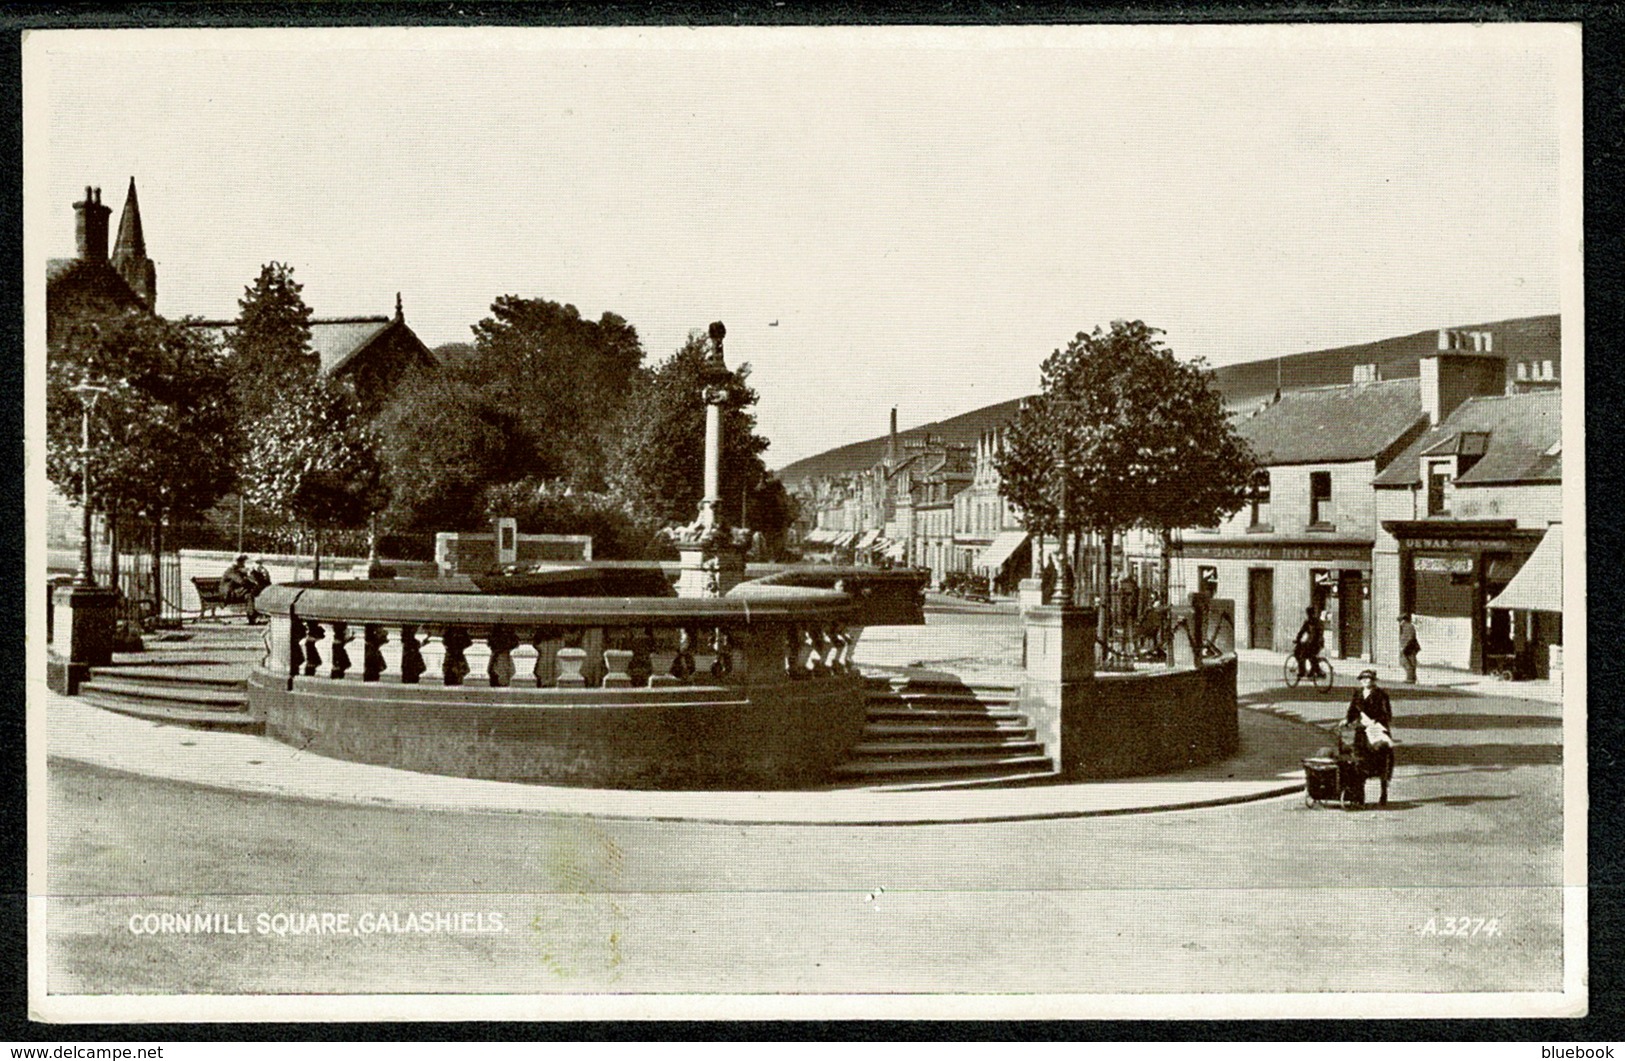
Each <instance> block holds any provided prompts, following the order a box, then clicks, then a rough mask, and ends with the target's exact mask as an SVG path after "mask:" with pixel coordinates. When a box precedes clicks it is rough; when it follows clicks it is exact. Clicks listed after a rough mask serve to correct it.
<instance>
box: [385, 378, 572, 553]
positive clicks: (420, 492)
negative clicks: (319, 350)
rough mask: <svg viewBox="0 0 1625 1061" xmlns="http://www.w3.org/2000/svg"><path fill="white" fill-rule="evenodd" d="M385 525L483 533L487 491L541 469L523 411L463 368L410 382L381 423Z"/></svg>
mask: <svg viewBox="0 0 1625 1061" xmlns="http://www.w3.org/2000/svg"><path fill="white" fill-rule="evenodd" d="M378 434H379V438H380V443H381V455H382V457H383V461H384V464H385V466H386V468H387V469H388V477H389V483H390V486H391V488H392V489H391V501H390V508H389V513H388V517H387V519H388V522H389V523H391V524H392V525H394V526H397V527H399V528H400V529H402V530H434V531H443V530H478V529H480V528H481V527H482V526H483V522H484V521H483V512H484V510H485V500H484V499H485V496H486V493H487V491H488V490H490V489H491V488H493V487H496V486H499V485H501V484H504V483H508V482H516V481H520V480H521V478H522V477H523V476H524V474H525V472H526V470H527V469H530V468H535V467H538V466H539V465H540V463H541V462H540V461H539V460H538V459H537V457H536V454H535V451H534V449H533V447H532V445H531V436H530V433H529V432H528V431H526V430H525V428H524V425H523V424H522V423H521V421H520V416H519V413H518V410H516V409H514V408H512V407H511V406H509V405H507V404H505V403H503V402H501V401H499V400H497V399H496V398H495V397H494V396H493V395H492V393H491V390H490V389H489V388H486V387H482V386H481V385H480V383H479V382H478V381H477V380H475V379H472V378H470V373H469V371H468V368H467V367H466V366H465V365H458V364H453V365H450V366H447V367H445V368H442V369H441V370H440V371H438V372H435V373H418V374H414V375H411V376H408V377H407V378H406V379H405V380H403V381H402V383H401V385H400V387H399V388H398V389H397V390H396V391H395V394H394V396H393V397H392V398H391V400H390V403H389V404H388V405H387V406H386V407H385V408H384V410H383V412H382V414H381V415H380V417H379V419H378Z"/></svg>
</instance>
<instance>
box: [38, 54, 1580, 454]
mask: <svg viewBox="0 0 1625 1061" xmlns="http://www.w3.org/2000/svg"><path fill="white" fill-rule="evenodd" d="M1578 69H1579V66H1578V33H1577V31H1573V30H1569V29H1565V28H1563V27H1556V26H1546V27H1531V26H1521V27H1520V26H1481V27H1474V26H1465V25H1460V26H1450V27H1428V26H1410V27H1357V26H1341V27H1332V26H1320V27H1314V26H1307V27H1273V28H1266V27H1161V28H1152V27H1109V28H1108V27H1070V28H1029V29H991V28H979V29H978V28H970V29H959V30H945V29H930V28H916V29H907V28H898V29H887V30H880V29H869V28H848V29H838V30H818V29H789V30H773V29H729V28H718V29H702V30H693V29H659V28H656V29H628V30H514V29H503V30H466V29H465V30H428V29H407V30H345V31H338V30H301V31H272V30H241V31H222V30H196V31H143V30H126V31H67V32H54V33H34V34H30V35H29V37H28V39H27V41H26V42H25V49H24V78H25V82H24V85H25V87H24V107H25V127H24V148H25V163H26V171H25V200H26V209H27V229H26V233H27V234H26V245H25V250H26V252H27V254H28V255H29V257H30V263H29V265H30V271H29V273H28V275H29V276H30V277H31V278H34V279H36V280H39V279H41V278H42V277H43V272H44V259H46V258H50V257H69V256H71V255H72V254H73V253H74V216H73V210H72V204H73V203H74V202H75V201H77V200H78V199H80V198H82V196H83V190H84V187H85V186H86V185H87V184H89V185H96V186H99V187H101V188H102V195H103V199H104V201H105V202H107V204H108V205H110V206H112V207H113V208H114V210H115V213H114V215H113V218H112V224H113V225H114V226H115V230H116V225H117V223H118V213H117V211H118V209H119V208H120V207H122V205H123V202H124V195H125V188H126V186H127V184H128V182H129V180H130V178H131V177H132V176H133V177H134V178H135V180H136V184H137V187H138V189H139V195H140V202H141V215H142V220H143V223H144V227H145V233H146V240H147V248H148V253H149V255H151V257H153V258H154V259H155V260H156V262H157V264H158V309H159V312H161V313H163V314H164V315H166V316H171V317H178V316H182V315H193V316H202V317H215V318H229V317H234V316H235V315H236V313H237V300H238V298H239V297H241V295H242V292H243V289H244V287H245V286H246V285H248V284H249V283H250V282H251V281H252V280H253V279H254V277H255V275H257V273H258V272H259V268H260V266H261V265H262V264H263V263H265V262H268V261H272V260H275V261H282V262H287V263H290V264H291V265H292V266H293V267H294V273H295V276H296V278H297V279H298V280H300V281H301V282H302V283H303V284H304V296H305V299H306V301H307V302H308V303H309V304H310V306H311V307H312V309H313V310H314V311H315V313H316V314H317V315H318V316H355V315H365V314H387V313H390V312H392V311H393V309H394V302H395V294H396V292H400V294H401V297H402V300H403V303H404V308H405V313H406V319H407V321H408V323H409V324H411V325H412V327H413V328H414V330H415V331H416V332H417V334H418V335H419V337H421V338H422V339H423V340H424V341H425V342H426V343H428V344H429V345H430V346H431V347H432V346H437V345H439V344H442V343H447V342H460V341H469V340H470V338H471V333H470V328H471V326H472V325H473V324H475V323H476V322H477V321H479V320H480V319H481V318H482V317H484V316H486V315H487V313H488V310H489V306H490V304H491V302H492V300H493V299H495V298H496V297H497V296H499V295H503V294H514V295H520V296H524V297H534V298H546V299H550V300H553V301H557V302H566V303H571V304H573V305H575V306H576V307H577V308H578V309H579V310H580V311H581V312H582V314H583V315H584V316H588V317H592V318H596V317H598V316H599V315H600V314H602V313H604V312H606V311H607V312H613V313H617V314H619V315H620V316H622V317H624V318H626V319H627V320H628V321H630V322H631V323H632V324H633V325H634V326H635V327H636V328H637V330H638V333H639V335H640V337H641V338H642V341H643V345H644V349H645V351H646V353H647V356H648V358H649V359H650V361H655V360H658V359H661V358H664V357H666V356H668V355H669V354H670V353H671V352H672V351H674V350H675V349H676V348H677V347H678V346H680V345H681V344H682V342H683V340H684V338H685V337H686V336H687V335H688V333H689V332H690V331H693V330H698V331H702V332H703V331H704V329H705V327H706V325H707V324H708V323H709V322H710V321H713V320H722V321H723V322H725V323H726V324H727V326H728V339H727V344H726V347H727V357H728V361H729V363H730V364H735V365H736V364H738V363H739V362H742V361H743V362H749V363H750V364H751V365H752V369H753V372H752V376H751V382H752V384H753V385H754V386H755V387H756V388H757V389H758V391H759V392H760V394H761V401H760V404H759V406H758V408H757V415H758V426H759V429H760V431H761V432H762V433H763V434H764V435H766V436H767V437H768V438H769V439H770V440H771V442H772V448H771V449H770V450H769V452H768V454H767V460H768V463H769V465H770V466H773V467H777V466H782V465H784V464H786V463H789V462H790V461H793V460H796V459H799V458H801V457H805V456H809V455H811V454H813V453H817V452H819V451H821V450H824V449H827V448H830V447H832V446H837V445H841V444H844V443H847V442H853V441H857V440H859V439H863V438H869V437H874V436H876V435H879V434H882V433H884V431H885V430H886V427H887V418H888V414H889V411H890V409H891V408H892V407H893V406H896V407H897V408H898V419H899V422H900V424H901V426H903V427H904V428H907V427H909V426H912V425H915V424H920V423H925V422H928V421H931V420H936V419H941V418H944V417H948V416H953V415H957V414H959V413H963V412H968V411H970V410H972V409H975V408H978V407H981V406H983V405H988V404H991V403H994V402H999V401H1004V400H1006V399H1009V398H1014V397H1019V396H1021V395H1024V394H1028V393H1032V392H1034V391H1036V390H1037V388H1038V378H1039V375H1038V372H1039V365H1040V363H1041V362H1042V360H1043V359H1044V357H1045V356H1046V355H1047V354H1048V353H1049V352H1050V351H1051V350H1053V349H1055V348H1057V347H1060V346H1064V345H1065V344H1066V342H1067V341H1068V340H1069V339H1070V338H1071V337H1072V336H1073V335H1074V334H1075V333H1077V332H1079V331H1084V330H1089V329H1092V328H1094V327H1095V326H1097V325H1105V324H1108V323H1109V322H1110V321H1112V320H1115V319H1134V318H1138V319H1142V320H1145V321H1147V322H1148V323H1150V324H1153V325H1155V326H1157V327H1159V328H1162V329H1164V331H1165V332H1166V333H1167V335H1166V339H1167V341H1168V342H1169V344H1170V345H1171V346H1172V347H1173V348H1174V350H1175V351H1176V352H1178V353H1179V354H1180V355H1181V356H1185V357H1201V358H1205V359H1206V360H1207V362H1208V363H1209V364H1213V365H1219V364H1227V363H1232V362H1236V361H1245V360H1252V359H1256V358H1264V357H1274V356H1279V355H1282V354H1290V353H1296V352H1301V351H1304V350H1313V349H1321V348H1324V347H1328V346H1336V345H1343V344H1348V343H1357V342H1365V341H1370V340H1375V339H1381V338H1386V337H1389V336H1394V335H1402V334H1406V333H1409V332H1414V331H1419V330H1424V329H1430V328H1438V327H1449V326H1457V325H1464V324H1471V323H1478V322H1482V321H1489V320H1497V319H1503V318H1508V317H1517V316H1526V315H1533V314H1541V313H1554V312H1558V311H1559V309H1560V308H1562V305H1563V303H1562V302H1561V299H1560V292H1561V290H1562V289H1563V284H1564V281H1565V276H1566V274H1565V269H1568V268H1571V267H1572V262H1573V260H1574V258H1575V256H1577V254H1578V240H1577V238H1576V239H1575V240H1574V244H1575V245H1574V246H1569V247H1565V245H1564V239H1565V235H1566V233H1567V232H1569V231H1571V229H1570V228H1565V227H1564V224H1563V217H1564V211H1565V209H1568V208H1571V207H1572V202H1571V201H1570V199H1569V198H1566V197H1565V187H1566V185H1565V183H1564V174H1565V172H1566V171H1565V166H1567V167H1568V170H1567V172H1570V173H1572V172H1573V171H1574V161H1575V160H1574V159H1573V158H1572V157H1568V156H1564V155H1563V154H1562V151H1563V150H1565V149H1567V144H1568V142H1569V140H1571V139H1572V137H1568V135H1567V133H1565V130H1569V131H1570V132H1572V129H1573V127H1574V125H1575V123H1576V122H1577V117H1576V116H1577V114H1578V104H1577V102H1576V100H1577V95H1576V93H1577V85H1578ZM1570 190H1571V191H1572V189H1570ZM1572 231H1574V232H1577V231H1578V227H1577V226H1574V227H1572Z"/></svg>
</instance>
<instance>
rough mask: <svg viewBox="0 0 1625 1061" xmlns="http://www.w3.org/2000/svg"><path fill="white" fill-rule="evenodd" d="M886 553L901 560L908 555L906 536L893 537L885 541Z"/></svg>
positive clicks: (894, 558)
mask: <svg viewBox="0 0 1625 1061" xmlns="http://www.w3.org/2000/svg"><path fill="white" fill-rule="evenodd" d="M886 555H887V556H889V557H891V558H892V559H893V560H901V559H903V558H904V557H906V556H907V555H908V540H907V539H906V538H893V539H892V540H890V541H888V542H887V543H886Z"/></svg>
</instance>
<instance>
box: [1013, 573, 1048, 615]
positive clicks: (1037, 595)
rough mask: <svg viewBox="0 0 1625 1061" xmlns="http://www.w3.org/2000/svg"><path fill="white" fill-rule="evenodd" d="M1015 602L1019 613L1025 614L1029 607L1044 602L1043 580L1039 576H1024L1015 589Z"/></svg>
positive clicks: (1034, 606)
mask: <svg viewBox="0 0 1625 1061" xmlns="http://www.w3.org/2000/svg"><path fill="white" fill-rule="evenodd" d="M1016 603H1017V606H1018V608H1019V609H1020V611H1021V614H1023V615H1026V614H1027V610H1028V609H1029V608H1036V607H1038V606H1039V605H1041V604H1043V603H1044V580H1043V579H1039V578H1024V579H1022V580H1021V584H1020V586H1019V587H1017V589H1016Z"/></svg>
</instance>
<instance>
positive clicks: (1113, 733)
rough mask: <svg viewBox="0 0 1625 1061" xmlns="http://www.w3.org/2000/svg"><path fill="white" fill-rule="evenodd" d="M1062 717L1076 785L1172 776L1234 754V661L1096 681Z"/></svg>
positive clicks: (1066, 758)
mask: <svg viewBox="0 0 1625 1061" xmlns="http://www.w3.org/2000/svg"><path fill="white" fill-rule="evenodd" d="M1077 693H1078V695H1076V696H1074V697H1069V698H1068V699H1069V700H1071V701H1072V702H1070V703H1067V704H1065V705H1064V706H1063V709H1062V711H1061V720H1060V722H1061V753H1062V754H1061V759H1062V762H1061V772H1062V774H1063V775H1064V776H1067V777H1071V778H1108V777H1131V776H1135V775H1139V776H1144V775H1147V774H1162V773H1170V772H1172V771H1175V770H1184V769H1187V768H1189V767H1192V766H1200V765H1202V764H1203V763H1210V762H1214V761H1216V760H1218V759H1223V758H1225V757H1226V756H1229V755H1232V754H1234V753H1235V751H1236V747H1237V744H1238V741H1239V733H1238V729H1237V722H1236V657H1235V656H1226V657H1224V658H1222V659H1219V660H1214V661H1211V662H1208V663H1206V664H1204V665H1203V666H1200V667H1192V668H1183V669H1178V670H1149V671H1141V672H1137V673H1133V674H1096V675H1095V676H1094V680H1093V681H1092V682H1085V683H1080V686H1079V688H1078V690H1077Z"/></svg>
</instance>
